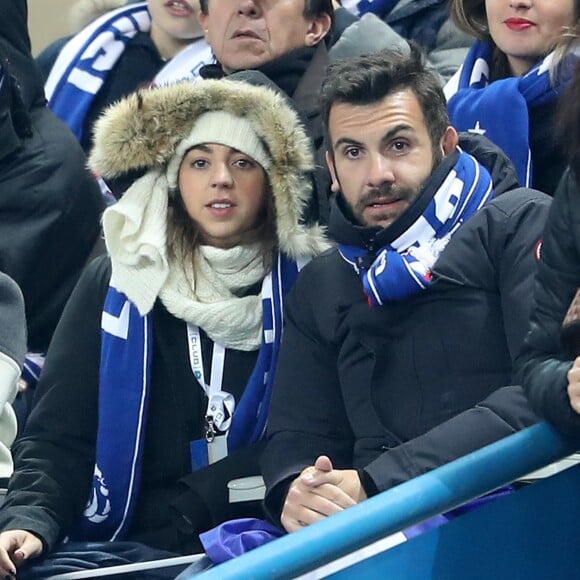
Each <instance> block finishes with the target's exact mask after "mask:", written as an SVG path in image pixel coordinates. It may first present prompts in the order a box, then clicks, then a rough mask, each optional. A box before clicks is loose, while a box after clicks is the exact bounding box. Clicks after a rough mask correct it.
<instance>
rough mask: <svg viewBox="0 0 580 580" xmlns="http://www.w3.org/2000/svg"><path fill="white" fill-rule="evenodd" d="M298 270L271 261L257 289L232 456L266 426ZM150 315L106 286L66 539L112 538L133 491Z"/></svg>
mask: <svg viewBox="0 0 580 580" xmlns="http://www.w3.org/2000/svg"><path fill="white" fill-rule="evenodd" d="M299 268H300V266H299V265H298V264H297V263H296V262H294V261H292V260H290V259H289V258H287V257H286V256H284V255H281V254H278V255H276V256H275V260H274V265H273V268H272V271H271V272H270V273H269V274H268V275H267V276H266V277H265V278H264V281H263V283H262V308H263V322H262V346H261V347H260V351H259V353H258V358H257V361H256V365H255V367H254V370H253V371H252V374H251V375H250V378H249V379H248V382H247V384H246V388H245V389H244V393H243V395H242V397H241V399H240V401H239V402H238V404H237V406H236V410H235V412H234V415H233V418H232V425H231V427H230V429H229V431H228V449H229V450H230V451H233V450H235V449H238V448H240V447H244V446H246V445H250V444H251V443H254V442H256V441H258V440H259V439H260V438H261V437H262V435H263V433H264V431H265V428H266V418H267V415H268V408H269V404H270V394H271V390H272V383H273V379H274V374H275V373H274V371H275V368H276V363H277V360H278V352H279V349H280V339H281V335H282V323H283V303H284V297H285V296H286V295H287V293H288V291H289V290H290V288H291V287H292V285H293V284H294V281H295V280H296V276H297V275H298V270H299ZM153 331H154V330H153V329H152V327H151V314H148V315H146V316H140V315H139V313H138V311H137V309H136V307H135V306H134V305H133V304H132V303H131V302H129V300H128V299H127V297H126V296H125V295H124V294H123V293H121V292H119V291H118V290H116V289H115V288H113V287H112V286H110V287H109V291H108V293H107V296H106V299H105V305H104V308H103V314H102V320H101V337H102V346H101V367H100V377H99V424H98V432H97V450H96V463H95V470H94V476H93V485H92V489H91V494H90V498H89V501H88V504H87V508H86V510H85V512H84V517H83V518H82V521H81V522H80V525H79V526H78V528H77V530H76V532H75V533H74V534H72V537H73V538H74V539H82V540H110V541H113V540H120V539H122V538H123V534H124V533H125V531H126V530H127V529H128V527H129V525H130V523H131V516H132V513H133V508H134V504H135V499H136V497H137V495H138V492H139V485H140V475H141V464H142V461H143V441H144V435H145V428H146V423H147V404H148V399H149V388H150V368H151V344H152V333H153Z"/></svg>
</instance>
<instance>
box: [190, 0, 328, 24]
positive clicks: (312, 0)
mask: <svg viewBox="0 0 580 580" xmlns="http://www.w3.org/2000/svg"><path fill="white" fill-rule="evenodd" d="M199 4H200V7H201V11H202V12H203V13H204V14H207V9H208V4H209V0H200V1H199ZM302 14H303V16H304V18H315V17H316V16H321V15H322V14H328V15H329V16H330V20H331V22H334V8H333V6H332V0H305V1H304V10H303V11H302Z"/></svg>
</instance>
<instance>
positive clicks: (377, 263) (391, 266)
mask: <svg viewBox="0 0 580 580" xmlns="http://www.w3.org/2000/svg"><path fill="white" fill-rule="evenodd" d="M492 197H493V183H492V179H491V176H490V174H489V172H488V171H487V169H485V167H483V166H481V165H480V164H479V163H478V162H477V160H476V159H475V158H474V157H472V156H471V155H469V154H468V153H465V152H463V151H461V152H460V153H459V155H458V160H457V162H456V163H455V166H454V167H453V168H452V169H451V171H450V172H449V174H448V175H447V177H446V179H445V180H444V181H443V183H442V185H441V186H440V187H439V189H438V190H437V191H436V192H435V195H434V196H433V197H432V199H431V200H430V201H429V203H428V204H427V207H426V208H425V210H424V211H423V213H422V214H421V215H419V217H418V218H417V219H416V220H415V221H414V222H413V223H412V224H411V225H410V226H409V227H408V228H407V229H406V230H405V231H404V233H403V234H401V235H400V236H399V237H398V238H397V239H396V240H394V241H393V242H391V243H390V244H388V245H386V246H384V247H382V248H380V249H379V250H378V252H377V253H376V254H373V255H372V256H371V258H370V260H369V256H368V250H367V249H366V248H364V247H358V246H351V245H347V244H339V246H338V249H339V252H340V254H341V256H342V258H343V259H344V260H345V261H346V262H348V263H349V264H350V265H351V266H352V267H353V268H354V270H355V271H356V273H357V274H358V275H359V276H360V279H361V282H362V284H363V288H364V291H365V293H366V295H367V298H368V302H369V305H370V306H381V305H383V304H384V303H385V302H390V301H393V300H403V299H405V298H407V297H409V296H413V295H415V294H418V293H419V292H421V291H423V290H425V289H426V288H428V287H429V286H430V285H431V268H432V267H433V265H434V263H435V261H436V260H437V258H438V257H439V255H440V254H441V252H442V251H443V250H444V249H445V246H446V245H447V243H448V242H449V240H450V239H451V236H452V235H453V234H454V233H455V232H456V231H457V229H458V228H459V227H460V226H461V225H462V224H463V223H464V222H465V221H467V220H468V219H469V218H470V217H471V216H472V215H473V214H474V213H475V212H476V211H477V210H478V209H479V208H480V207H482V206H483V205H484V204H485V203H487V202H488V201H489V200H490V199H491V198H492Z"/></svg>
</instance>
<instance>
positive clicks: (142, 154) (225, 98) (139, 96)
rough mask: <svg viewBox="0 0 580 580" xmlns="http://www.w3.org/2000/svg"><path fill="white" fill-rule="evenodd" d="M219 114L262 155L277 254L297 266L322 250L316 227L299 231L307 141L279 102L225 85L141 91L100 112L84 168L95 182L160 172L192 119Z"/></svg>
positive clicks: (306, 189) (306, 186)
mask: <svg viewBox="0 0 580 580" xmlns="http://www.w3.org/2000/svg"><path fill="white" fill-rule="evenodd" d="M216 110H224V111H227V112H229V113H231V114H233V115H235V116H239V117H245V118H247V119H248V120H249V121H250V122H251V123H252V126H253V128H254V130H255V132H256V134H257V135H258V137H259V138H261V139H262V140H263V142H264V144H265V146H266V148H267V149H268V152H269V155H270V157H271V159H272V167H271V168H270V169H269V171H268V177H269V181H270V186H271V188H272V191H273V194H274V205H275V207H276V217H277V230H278V242H279V246H280V249H281V250H282V251H283V252H285V253H286V254H288V255H289V256H291V257H292V258H295V259H299V258H303V257H307V256H312V255H316V254H318V253H320V251H322V250H324V249H325V248H326V247H328V244H327V242H326V241H325V239H324V237H323V235H322V233H323V232H322V229H321V228H320V227H318V226H315V227H307V226H305V225H302V224H300V217H301V215H302V211H303V209H304V207H305V205H306V204H307V202H308V200H309V198H310V195H311V191H312V186H311V181H310V180H309V177H308V173H309V172H310V171H312V169H313V155H312V150H311V143H310V139H309V138H308V136H307V135H306V133H305V131H304V128H303V127H302V125H301V124H300V121H299V118H298V115H297V114H296V112H295V111H293V110H292V109H291V108H290V107H289V106H288V104H287V103H286V100H285V99H284V97H282V96H281V95H278V94H275V93H274V92H273V91H271V90H269V89H267V88H264V87H258V86H251V85H249V84H247V83H243V82H238V81H228V80H206V81H203V82H197V83H181V84H174V85H171V86H165V87H159V88H154V89H148V90H142V91H139V92H137V93H134V94H132V95H130V96H129V97H127V98H125V99H124V100H122V101H120V102H119V103H117V104H115V105H113V106H112V107H110V108H109V109H107V110H106V111H105V113H104V114H103V116H102V117H101V118H100V119H99V120H98V121H97V123H96V124H95V134H94V146H93V149H92V153H91V156H90V159H89V165H90V167H91V169H93V170H94V171H96V172H97V173H98V174H99V175H101V176H102V177H103V178H105V179H107V178H111V177H114V176H117V175H120V174H123V173H127V172H129V171H131V170H137V169H147V168H149V169H151V168H159V169H161V168H163V167H164V166H165V165H166V164H167V163H168V162H169V160H170V159H171V157H172V156H173V154H174V152H175V149H176V148H177V146H178V145H179V143H180V142H181V141H182V140H183V139H184V138H185V137H186V136H187V135H189V133H190V132H191V129H192V127H193V124H194V122H195V120H196V119H197V118H198V117H199V116H200V115H202V114H203V113H206V112H208V111H216Z"/></svg>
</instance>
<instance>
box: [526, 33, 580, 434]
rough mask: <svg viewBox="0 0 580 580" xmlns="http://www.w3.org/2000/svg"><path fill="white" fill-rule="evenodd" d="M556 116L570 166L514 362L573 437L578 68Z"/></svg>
mask: <svg viewBox="0 0 580 580" xmlns="http://www.w3.org/2000/svg"><path fill="white" fill-rule="evenodd" d="M571 38H574V37H571ZM573 42H574V44H575V46H576V49H577V48H580V26H577V27H576V36H575V40H574V41H573ZM559 120H560V127H561V132H562V133H563V134H564V133H565V135H566V139H567V140H566V150H567V154H568V156H567V157H568V160H569V163H570V167H569V169H568V171H567V172H566V175H565V176H564V178H563V180H562V183H561V185H560V187H559V188H558V192H557V194H556V196H555V199H554V202H553V204H552V208H551V213H550V216H549V218H548V221H547V224H546V229H545V231H544V241H543V245H542V251H541V261H540V263H539V270H538V274H537V281H536V288H535V294H534V299H535V306H534V309H533V311H532V318H531V330H530V333H529V334H528V337H527V339H526V342H525V344H524V349H523V352H522V354H521V356H520V358H519V361H518V367H519V373H518V374H519V380H520V381H521V382H522V384H523V385H524V387H525V389H526V392H527V395H528V398H529V399H530V402H531V404H532V406H533V407H534V409H535V411H536V412H538V413H539V414H540V415H542V416H544V417H545V418H546V419H548V420H549V421H551V422H552V423H554V425H555V426H556V427H557V428H558V429H560V430H562V431H563V432H565V433H568V434H573V435H578V434H579V433H580V358H578V357H579V356H580V349H579V348H578V347H579V346H580V340H579V339H580V334H579V332H578V331H579V330H580V329H579V321H580V320H579V319H580V317H579V312H578V307H579V306H580V295H578V294H576V293H577V291H578V289H579V288H580V132H579V127H580V66H576V69H575V75H574V78H573V80H572V83H571V84H570V86H569V88H568V90H567V92H566V93H565V95H564V96H563V97H562V102H561V107H560V111H559ZM569 128H572V130H568V129H569ZM575 295H576V298H575V299H574V302H573V304H572V306H570V303H571V301H572V300H573V298H574V297H575ZM569 306H570V309H569ZM568 309H569V313H568V314H567V311H568ZM563 323H565V324H564V326H563Z"/></svg>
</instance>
